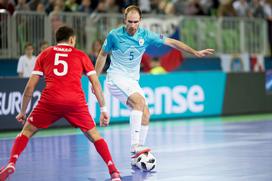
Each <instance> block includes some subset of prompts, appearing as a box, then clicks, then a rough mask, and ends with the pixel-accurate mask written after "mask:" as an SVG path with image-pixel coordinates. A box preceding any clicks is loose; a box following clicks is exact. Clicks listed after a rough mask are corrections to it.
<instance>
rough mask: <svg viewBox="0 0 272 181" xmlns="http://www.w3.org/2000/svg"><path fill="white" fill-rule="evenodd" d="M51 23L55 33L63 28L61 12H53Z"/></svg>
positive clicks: (50, 16)
mask: <svg viewBox="0 0 272 181" xmlns="http://www.w3.org/2000/svg"><path fill="white" fill-rule="evenodd" d="M49 19H50V23H51V26H52V30H53V32H56V31H57V29H59V28H60V27H61V26H63V24H64V23H63V22H62V20H61V16H60V13H59V12H53V11H52V12H51V13H50V15H49Z"/></svg>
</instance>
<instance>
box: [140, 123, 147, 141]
mask: <svg viewBox="0 0 272 181" xmlns="http://www.w3.org/2000/svg"><path fill="white" fill-rule="evenodd" d="M148 128H149V125H142V126H141V132H140V145H144V144H145V140H146V136H147V132H148Z"/></svg>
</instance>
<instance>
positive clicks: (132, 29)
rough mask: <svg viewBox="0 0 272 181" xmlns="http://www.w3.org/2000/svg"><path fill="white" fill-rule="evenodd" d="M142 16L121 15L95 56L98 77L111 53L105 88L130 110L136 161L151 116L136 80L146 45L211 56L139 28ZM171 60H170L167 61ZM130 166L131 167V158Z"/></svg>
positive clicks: (134, 12) (135, 12)
mask: <svg viewBox="0 0 272 181" xmlns="http://www.w3.org/2000/svg"><path fill="white" fill-rule="evenodd" d="M141 17H142V13H141V10H140V9H139V8H138V7H137V6H129V7H127V8H126V10H125V13H124V22H125V25H124V26H121V27H119V28H116V29H113V30H112V31H111V32H110V33H109V34H108V36H107V38H106V40H105V42H104V44H103V47H102V49H101V51H100V53H99V55H98V58H97V61H96V65H95V70H96V73H97V74H98V75H99V74H100V73H101V72H102V69H103V67H104V65H105V62H106V58H107V56H108V54H110V58H111V64H110V67H109V69H108V70H107V79H106V85H107V87H108V89H109V91H110V92H111V94H112V95H113V96H115V97H116V98H117V99H118V100H119V101H121V102H122V103H123V104H125V105H127V106H128V107H129V108H130V109H131V113H130V128H131V153H132V158H136V157H137V156H139V155H140V154H142V153H144V152H149V151H150V149H149V148H148V147H146V146H144V145H145V140H146V137H147V132H148V127H149V126H148V125H149V117H150V113H149V110H148V105H147V102H146V100H145V96H144V92H143V90H142V88H141V87H140V85H139V83H138V80H139V76H140V63H141V59H142V56H143V54H144V52H145V50H146V47H147V46H148V45H151V44H152V45H156V46H158V47H159V46H161V45H163V44H165V45H168V46H171V47H173V48H176V49H178V50H180V51H182V50H184V51H186V52H189V53H191V54H193V55H195V56H197V57H204V56H206V55H211V54H213V52H214V50H213V49H205V50H200V51H196V50H194V49H193V48H191V47H189V46H187V45H186V44H184V43H182V42H181V41H178V40H175V39H171V38H167V37H164V36H163V35H159V34H156V33H153V32H151V31H149V30H147V29H144V28H141V27H139V24H140V21H141ZM169 61H170V60H169ZM132 164H134V162H133V159H132Z"/></svg>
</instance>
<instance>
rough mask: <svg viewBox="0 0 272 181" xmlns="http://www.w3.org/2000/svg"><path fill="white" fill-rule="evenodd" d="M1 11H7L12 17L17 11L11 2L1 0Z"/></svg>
mask: <svg viewBox="0 0 272 181" xmlns="http://www.w3.org/2000/svg"><path fill="white" fill-rule="evenodd" d="M0 9H5V10H7V12H9V14H10V15H12V14H13V12H14V10H15V8H14V5H13V4H12V3H11V2H9V0H0Z"/></svg>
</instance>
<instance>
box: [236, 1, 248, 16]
mask: <svg viewBox="0 0 272 181" xmlns="http://www.w3.org/2000/svg"><path fill="white" fill-rule="evenodd" d="M233 8H234V9H235V11H236V14H237V16H240V17H246V16H247V15H248V12H249V7H248V3H247V1H246V0H236V1H234V2H233Z"/></svg>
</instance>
